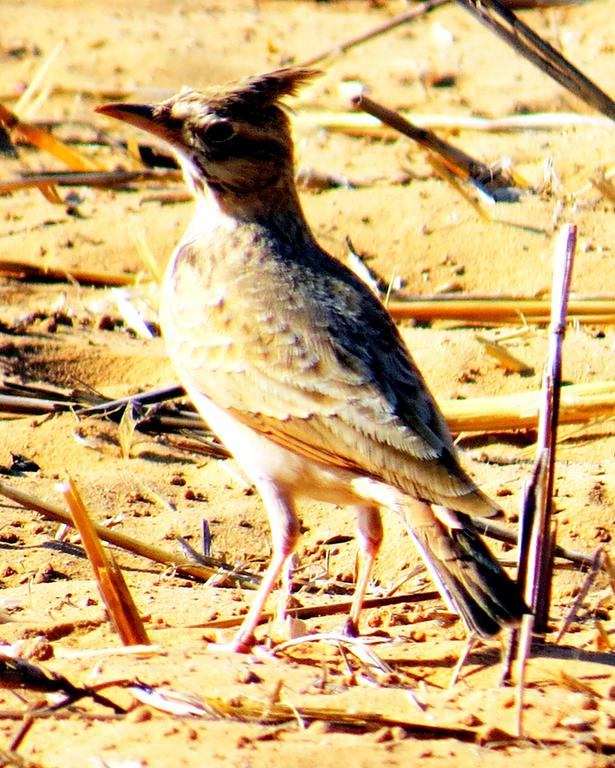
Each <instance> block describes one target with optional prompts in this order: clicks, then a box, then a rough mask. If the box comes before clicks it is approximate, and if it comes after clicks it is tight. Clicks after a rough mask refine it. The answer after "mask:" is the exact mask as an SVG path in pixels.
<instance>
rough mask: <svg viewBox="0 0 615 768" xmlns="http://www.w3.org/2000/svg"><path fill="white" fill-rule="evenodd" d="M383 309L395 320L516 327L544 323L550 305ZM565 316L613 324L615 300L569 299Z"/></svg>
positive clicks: (456, 303) (440, 304) (412, 301)
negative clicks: (501, 323)
mask: <svg viewBox="0 0 615 768" xmlns="http://www.w3.org/2000/svg"><path fill="white" fill-rule="evenodd" d="M387 308H388V310H389V312H390V313H391V316H392V317H393V318H394V319H395V320H406V319H413V320H418V321H420V322H430V321H432V320H466V321H475V322H479V323H482V322H487V323H499V322H516V323H518V322H519V321H520V320H521V319H522V318H523V319H525V320H527V321H533V322H536V323H545V322H548V320H549V317H550V312H551V302H550V300H549V299H529V298H524V297H518V298H515V297H511V296H463V297H460V296H455V297H452V296H430V297H421V298H413V297H409V298H408V299H404V300H401V301H391V302H390V303H389V304H388V307H387ZM567 316H568V319H570V320H573V319H574V320H575V321H578V322H581V323H583V322H586V323H587V322H590V323H598V322H600V323H614V322H615V298H612V297H602V298H575V299H571V300H570V301H569V306H568V315H567Z"/></svg>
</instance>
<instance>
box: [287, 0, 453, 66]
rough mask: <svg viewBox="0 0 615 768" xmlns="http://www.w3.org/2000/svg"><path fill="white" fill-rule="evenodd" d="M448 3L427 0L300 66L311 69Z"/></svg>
mask: <svg viewBox="0 0 615 768" xmlns="http://www.w3.org/2000/svg"><path fill="white" fill-rule="evenodd" d="M448 2H449V0H427V2H425V3H421V4H420V5H417V6H415V7H414V8H412V9H411V10H409V11H404V12H403V13H398V14H397V15H396V16H393V17H392V18H391V19H388V20H387V21H385V22H383V23H382V24H378V26H376V27H373V28H372V29H369V30H367V32H362V33H361V34H360V35H355V36H354V37H351V38H349V39H348V40H346V41H344V42H342V43H338V44H337V45H335V46H333V48H328V49H327V50H326V51H323V52H322V53H318V54H316V55H315V56H312V57H310V58H309V59H306V60H305V61H303V62H302V63H301V66H303V67H312V66H314V64H318V63H319V62H321V61H324V60H325V59H328V58H330V57H333V56H338V55H340V54H342V53H345V52H346V51H349V50H350V49H351V48H354V47H355V46H357V45H360V44H361V43H365V42H367V41H368V40H373V39H374V38H375V37H378V36H379V35H382V34H384V33H385V32H389V31H390V30H392V29H395V27H399V26H401V25H402V24H406V22H408V21H412V19H416V18H417V17H418V16H422V15H424V14H426V13H429V12H430V11H433V10H434V8H439V7H440V6H442V5H446V3H448Z"/></svg>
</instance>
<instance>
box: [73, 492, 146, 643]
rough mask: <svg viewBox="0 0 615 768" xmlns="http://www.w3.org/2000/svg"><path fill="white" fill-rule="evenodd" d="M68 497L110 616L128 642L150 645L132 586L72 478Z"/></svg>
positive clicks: (117, 630) (121, 636)
mask: <svg viewBox="0 0 615 768" xmlns="http://www.w3.org/2000/svg"><path fill="white" fill-rule="evenodd" d="M62 494H63V496H64V500H65V501H66V504H67V505H68V508H69V509H70V511H71V514H72V517H73V521H74V523H75V527H76V528H77V530H78V531H79V534H80V535H81V541H82V543H83V547H84V549H85V552H86V554H87V556H88V560H89V561H90V564H91V566H92V570H93V571H94V577H95V578H96V581H97V583H98V589H99V591H100V595H101V597H102V599H103V602H104V603H105V606H106V608H107V612H108V614H109V618H110V619H111V622H112V624H113V625H114V626H115V630H116V632H117V633H118V635H119V636H120V639H121V641H122V642H123V643H124V645H149V644H150V641H149V638H148V636H147V632H146V630H145V627H144V625H143V622H142V620H141V617H140V615H139V612H138V611H137V606H136V605H135V603H134V600H133V599H132V595H131V594H130V590H129V589H128V585H127V584H126V581H125V579H124V576H123V575H122V571H121V570H120V568H119V567H118V566H117V564H116V562H115V560H114V559H113V556H112V555H111V553H110V552H106V551H105V549H104V547H103V545H102V544H101V541H100V538H99V537H98V535H97V533H96V528H95V527H94V526H93V525H92V521H91V520H90V516H89V515H88V511H87V509H86V507H85V504H84V503H83V500H82V498H81V495H80V494H79V491H78V489H77V486H76V485H75V483H74V481H73V480H72V479H69V480H68V482H67V483H63V484H62Z"/></svg>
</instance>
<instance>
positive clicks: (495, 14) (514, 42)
mask: <svg viewBox="0 0 615 768" xmlns="http://www.w3.org/2000/svg"><path fill="white" fill-rule="evenodd" d="M457 2H458V3H459V4H460V5H462V6H463V7H464V8H465V9H466V10H468V11H470V13H471V14H472V15H473V16H475V17H476V18H477V19H478V20H479V21H480V22H482V23H483V24H484V25H485V26H486V27H488V28H489V29H490V30H491V31H492V32H495V34H496V35H498V36H499V37H501V38H502V39H503V40H504V41H506V42H507V43H508V44H509V45H510V46H512V47H513V48H514V49H515V51H517V52H518V53H520V54H522V55H523V56H525V58H526V59H528V60H529V61H531V62H532V64H535V65H536V66H537V67H538V68H539V69H541V70H542V71H543V72H545V73H546V74H547V75H549V77H552V78H553V79H554V80H555V81H556V82H558V83H559V84H560V85H563V86H564V88H567V89H568V90H569V91H570V92H571V93H573V94H574V95H575V96H578V97H579V98H581V99H583V101H584V102H585V103H586V104H589V106H591V107H594V108H595V109H597V110H599V111H600V112H602V113H603V114H605V115H606V116H607V117H610V118H611V120H615V102H614V101H613V100H612V99H611V98H610V96H608V95H607V94H606V93H604V91H602V90H601V89H600V88H598V86H597V85H595V83H593V82H592V81H591V80H590V79H589V78H588V77H586V76H585V75H584V74H583V73H582V72H581V71H580V70H578V69H577V68H576V67H575V66H574V65H573V64H571V63H570V62H569V61H568V60H567V59H566V58H564V56H562V54H561V53H559V51H557V50H556V49H555V48H553V46H552V45H550V44H549V43H547V42H546V40H543V39H542V38H541V37H540V35H537V34H536V32H534V31H533V30H532V29H531V28H530V27H528V26H527V24H525V23H524V22H522V21H521V20H520V19H518V18H517V16H515V14H514V13H513V12H512V11H511V10H510V9H508V8H507V7H506V6H505V5H504V4H502V3H500V2H499V0H457Z"/></svg>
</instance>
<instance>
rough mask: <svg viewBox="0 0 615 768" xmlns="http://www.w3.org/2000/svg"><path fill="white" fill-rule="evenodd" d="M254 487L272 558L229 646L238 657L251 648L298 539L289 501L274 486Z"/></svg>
mask: <svg viewBox="0 0 615 768" xmlns="http://www.w3.org/2000/svg"><path fill="white" fill-rule="evenodd" d="M256 485H257V488H258V490H259V492H260V494H261V497H262V499H263V503H264V505H265V509H266V510H267V515H268V517H269V525H270V527H271V538H272V548H273V555H272V557H271V562H270V563H269V566H268V567H267V570H266V571H265V574H264V576H263V578H262V581H261V584H260V587H259V588H258V591H257V593H256V597H255V598H254V600H253V601H252V605H251V606H250V610H249V611H248V613H247V614H246V617H245V619H244V620H243V622H242V624H241V627H240V628H239V632H238V633H237V634H236V635H235V638H234V639H233V641H232V643H231V646H230V648H231V650H233V651H237V652H238V653H247V652H248V651H249V650H250V648H251V647H252V646H253V645H254V642H255V640H254V630H255V629H256V627H257V626H258V623H259V621H260V617H261V614H262V612H263V608H264V607H265V603H266V601H267V598H268V597H269V595H270V594H271V591H272V590H273V588H274V587H275V584H276V582H277V580H278V578H279V576H280V573H282V572H283V570H284V569H285V566H286V564H287V562H288V560H289V559H290V557H291V555H292V554H293V552H294V551H295V547H296V545H297V541H298V539H299V520H298V519H297V515H296V514H295V510H294V507H293V504H292V501H291V499H290V498H289V497H288V496H287V495H286V494H284V493H283V492H282V491H280V489H279V488H277V487H276V486H275V485H274V484H273V483H269V482H268V483H257V484H256Z"/></svg>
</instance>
